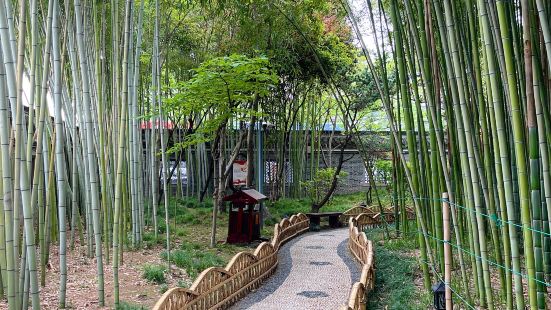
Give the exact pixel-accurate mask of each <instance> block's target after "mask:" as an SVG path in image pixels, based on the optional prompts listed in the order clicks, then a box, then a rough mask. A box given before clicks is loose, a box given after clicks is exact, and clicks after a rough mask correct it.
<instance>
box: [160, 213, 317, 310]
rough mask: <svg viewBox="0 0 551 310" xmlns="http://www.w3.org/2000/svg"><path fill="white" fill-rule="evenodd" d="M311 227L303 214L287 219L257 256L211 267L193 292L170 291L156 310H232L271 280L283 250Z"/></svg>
mask: <svg viewBox="0 0 551 310" xmlns="http://www.w3.org/2000/svg"><path fill="white" fill-rule="evenodd" d="M309 227H310V220H309V219H308V217H307V216H306V215H304V214H301V213H299V214H297V215H293V216H291V218H289V219H283V220H282V221H281V222H280V223H278V224H276V225H275V228H274V236H273V238H272V240H271V242H262V243H261V244H260V245H258V247H257V248H256V250H255V251H254V252H253V253H251V252H239V253H237V254H236V255H235V256H234V257H233V258H232V259H231V260H230V262H229V263H228V265H227V266H226V268H219V267H211V268H208V269H206V270H204V271H203V272H202V273H201V274H200V275H199V276H198V277H197V279H196V280H195V282H193V284H192V285H191V287H190V288H189V289H185V288H179V287H176V288H172V289H170V290H168V291H166V292H165V293H164V294H163V296H162V297H161V299H159V301H158V302H157V304H155V307H153V309H154V310H182V309H193V310H202V309H221V308H226V307H229V306H230V305H232V304H233V303H235V302H236V301H238V300H239V299H241V298H243V297H244V296H245V295H246V294H247V293H248V292H250V291H251V290H253V289H255V288H257V287H258V286H259V285H260V284H261V283H262V281H264V280H265V279H266V278H267V277H269V276H270V275H271V274H272V273H273V272H274V271H275V268H276V267H277V264H278V260H277V252H278V250H279V247H280V246H281V245H282V244H283V243H285V242H286V241H287V240H289V239H291V238H293V237H295V236H297V235H298V234H300V233H302V232H304V231H306V230H308V229H309Z"/></svg>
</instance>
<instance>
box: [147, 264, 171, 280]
mask: <svg viewBox="0 0 551 310" xmlns="http://www.w3.org/2000/svg"><path fill="white" fill-rule="evenodd" d="M165 272H166V267H165V266H162V265H151V264H146V265H144V268H143V278H144V279H146V280H147V281H149V282H153V283H156V284H162V283H165V282H166V278H165Z"/></svg>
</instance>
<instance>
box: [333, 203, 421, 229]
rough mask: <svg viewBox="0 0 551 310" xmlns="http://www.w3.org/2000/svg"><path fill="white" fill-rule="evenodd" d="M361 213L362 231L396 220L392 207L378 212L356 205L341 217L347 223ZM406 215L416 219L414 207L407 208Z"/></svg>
mask: <svg viewBox="0 0 551 310" xmlns="http://www.w3.org/2000/svg"><path fill="white" fill-rule="evenodd" d="M359 215H362V218H361V220H360V221H359V222H358V224H359V225H360V226H359V227H358V228H359V229H360V231H362V230H364V229H365V228H368V227H369V228H371V227H374V226H380V225H383V224H391V223H394V222H395V221H396V217H395V214H394V210H393V208H392V207H387V208H384V209H383V212H376V211H374V210H373V209H372V208H366V207H363V206H356V207H353V208H350V209H348V210H346V211H345V212H343V214H342V215H341V218H340V219H341V221H342V222H345V223H346V222H348V221H349V220H350V219H351V218H357V217H358V216H359ZM406 216H407V219H408V220H415V211H414V210H413V208H411V207H407V208H406Z"/></svg>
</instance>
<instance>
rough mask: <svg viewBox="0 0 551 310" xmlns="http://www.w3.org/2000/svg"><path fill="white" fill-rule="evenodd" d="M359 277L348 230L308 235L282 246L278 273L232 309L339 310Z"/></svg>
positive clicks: (325, 231) (326, 231)
mask: <svg viewBox="0 0 551 310" xmlns="http://www.w3.org/2000/svg"><path fill="white" fill-rule="evenodd" d="M359 276H360V270H359V266H358V265H357V263H356V262H354V261H353V259H352V256H351V254H350V252H349V250H348V229H347V228H342V229H334V230H324V231H320V232H308V233H305V234H303V235H301V236H298V237H296V238H295V239H293V240H291V241H290V242H288V243H286V244H285V245H283V246H282V247H281V249H280V250H279V266H278V267H277V269H276V272H275V273H274V274H273V275H272V276H271V277H270V278H268V280H266V282H264V283H263V284H262V285H261V286H260V287H259V288H258V289H257V290H256V291H253V292H251V293H249V294H248V295H247V296H246V297H245V298H243V299H242V300H240V301H238V302H237V303H236V304H235V305H234V306H233V307H232V308H231V309H235V310H237V309H262V310H265V309H338V307H340V306H341V305H343V304H345V303H346V302H347V299H348V295H349V293H350V289H351V288H352V285H353V283H354V282H356V281H358V278H359Z"/></svg>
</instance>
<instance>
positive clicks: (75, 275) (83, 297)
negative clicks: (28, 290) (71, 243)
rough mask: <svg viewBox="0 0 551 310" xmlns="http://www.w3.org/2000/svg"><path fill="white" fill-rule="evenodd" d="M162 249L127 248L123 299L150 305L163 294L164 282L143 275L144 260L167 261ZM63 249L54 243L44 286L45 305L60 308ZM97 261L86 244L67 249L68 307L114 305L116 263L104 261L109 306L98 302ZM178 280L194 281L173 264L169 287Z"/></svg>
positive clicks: (122, 274)
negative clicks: (159, 283)
mask: <svg viewBox="0 0 551 310" xmlns="http://www.w3.org/2000/svg"><path fill="white" fill-rule="evenodd" d="M161 251H162V249H161V248H159V249H149V250H138V251H131V252H125V253H124V254H123V259H124V262H123V264H122V265H121V266H120V267H119V279H120V286H121V287H120V300H121V301H124V302H127V303H129V304H132V305H139V306H142V307H144V309H150V308H152V307H153V305H154V304H155V302H157V300H158V299H159V297H160V296H161V292H160V290H161V285H156V284H154V283H151V282H148V281H146V280H145V279H143V278H142V273H143V265H144V264H148V263H150V264H163V263H165V262H163V261H162V260H161V258H160V257H159V253H160V252H161ZM58 255H59V249H58V247H57V246H52V248H51V250H50V264H49V265H48V266H47V268H49V269H48V271H47V272H46V286H45V287H41V288H40V301H41V305H42V307H43V309H57V306H58V288H59V256H58ZM96 272H97V265H96V260H95V258H88V257H87V255H86V247H84V246H77V245H75V249H74V250H72V251H71V250H69V251H68V252H67V304H66V306H67V308H68V309H110V308H113V294H114V286H113V266H112V264H111V263H110V264H105V265H104V277H105V307H100V306H99V303H98V291H97V277H96ZM178 281H185V282H188V283H189V282H191V279H190V278H189V277H188V276H187V274H186V272H185V270H182V269H180V268H178V267H176V266H172V272H171V273H170V274H169V275H167V283H166V284H167V285H168V287H174V286H176V285H177V283H178ZM0 309H7V301H6V300H2V301H0Z"/></svg>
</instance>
